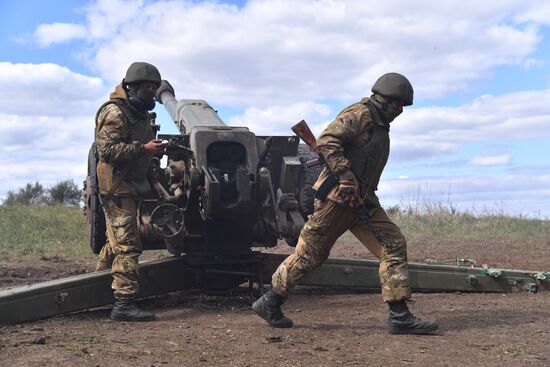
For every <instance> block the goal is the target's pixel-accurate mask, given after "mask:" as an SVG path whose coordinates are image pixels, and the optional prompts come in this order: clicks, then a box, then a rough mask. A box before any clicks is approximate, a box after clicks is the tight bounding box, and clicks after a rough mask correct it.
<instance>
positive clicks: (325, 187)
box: [315, 171, 339, 202]
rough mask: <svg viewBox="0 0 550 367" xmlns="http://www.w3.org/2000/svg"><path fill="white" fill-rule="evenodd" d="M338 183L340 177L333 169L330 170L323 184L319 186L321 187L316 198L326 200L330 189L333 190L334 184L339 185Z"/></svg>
mask: <svg viewBox="0 0 550 367" xmlns="http://www.w3.org/2000/svg"><path fill="white" fill-rule="evenodd" d="M338 183H339V181H338V178H337V177H336V176H335V175H334V174H333V173H332V172H331V171H329V172H328V175H327V178H326V179H325V180H324V181H323V183H322V184H321V186H319V189H317V192H316V193H315V199H319V200H321V201H323V202H324V201H325V200H326V199H327V196H328V194H329V192H330V190H332V188H333V187H334V186H336V185H338Z"/></svg>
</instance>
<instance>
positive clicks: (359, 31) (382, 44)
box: [81, 0, 548, 107]
mask: <svg viewBox="0 0 550 367" xmlns="http://www.w3.org/2000/svg"><path fill="white" fill-rule="evenodd" d="M538 7H544V8H545V9H546V8H547V7H548V6H547V5H545V2H543V1H535V0H531V1H529V0H528V1H523V2H521V3H519V2H517V1H512V0H507V1H485V2H483V4H476V6H475V7H469V6H464V5H463V3H462V2H459V1H450V2H449V1H446V2H441V1H435V0H433V1H425V2H422V4H418V3H417V2H415V3H411V2H409V1H405V0H402V1H393V2H379V3H376V4H375V3H372V2H365V1H346V2H342V1H331V0H320V1H306V0H301V1H298V0H297V1H249V2H247V3H246V4H245V5H244V6H243V7H242V8H238V7H236V6H233V5H227V4H221V3H215V2H198V3H197V2H190V1H163V2H155V3H145V2H143V1H139V0H138V1H106V0H101V1H98V2H96V3H93V4H92V5H90V6H89V7H87V8H86V19H87V20H86V22H85V24H82V25H81V26H85V27H86V29H87V32H86V34H87V35H88V36H87V37H88V38H87V41H88V44H90V45H93V46H91V48H90V49H88V50H87V52H88V54H89V57H90V60H89V62H90V65H92V66H93V67H94V68H96V69H97V70H98V71H99V72H100V73H101V75H102V76H103V77H104V78H105V79H107V80H108V81H110V82H113V83H114V82H117V81H118V80H120V78H121V76H122V75H123V73H124V71H125V69H126V67H127V66H128V65H129V64H130V62H132V61H135V60H143V61H149V62H152V63H154V64H157V65H158V66H159V68H160V70H161V73H162V75H163V76H164V77H165V78H167V79H169V80H171V81H172V82H173V84H174V86H175V88H176V91H177V92H178V94H179V95H180V96H183V97H185V98H197V97H198V98H201V97H202V98H204V96H208V100H209V101H210V102H212V103H215V104H224V105H231V106H245V107H246V106H251V105H252V106H258V107H267V106H270V105H274V104H275V105H281V104H288V103H292V102H293V101H297V100H298V101H308V100H319V99H327V98H336V99H344V100H348V99H354V98H357V97H358V96H362V95H365V94H368V91H369V89H370V86H371V85H372V83H373V82H374V80H375V78H376V77H377V76H379V75H380V74H381V73H383V72H387V71H400V72H402V73H404V74H406V75H407V76H408V77H409V78H410V79H411V81H412V82H413V84H414V85H415V89H416V92H417V96H418V97H420V98H426V97H437V96H441V95H445V94H449V93H452V92H453V91H456V90H461V89H464V88H466V87H467V86H468V83H470V82H472V81H474V80H476V81H477V80H479V79H484V78H488V77H490V75H491V70H492V69H493V68H494V67H496V66H499V65H530V66H531V67H536V65H537V63H536V60H533V58H532V56H531V54H532V53H533V51H534V50H535V48H536V46H537V44H538V42H539V41H540V34H539V30H538V28H537V27H536V26H537V24H539V23H542V22H545V20H542V19H540V18H539V17H535V16H533V14H534V12H533V11H532V10H533V9H537V8H538ZM396 9H398V11H396ZM522 14H523V15H522ZM520 15H521V16H520Z"/></svg>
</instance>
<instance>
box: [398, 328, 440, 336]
mask: <svg viewBox="0 0 550 367" xmlns="http://www.w3.org/2000/svg"><path fill="white" fill-rule="evenodd" d="M437 329H438V327H437V326H434V327H432V328H429V329H394V328H388V333H390V334H392V335H436V334H437Z"/></svg>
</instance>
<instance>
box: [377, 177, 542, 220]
mask: <svg viewBox="0 0 550 367" xmlns="http://www.w3.org/2000/svg"><path fill="white" fill-rule="evenodd" d="M548 187H550V174H549V173H548V167H547V168H546V173H544V172H542V173H540V172H539V173H537V174H533V173H532V172H531V173H530V174H525V175H524V174H510V175H506V176H489V175H487V176H461V177H423V178H410V179H395V180H382V182H381V183H380V186H379V188H380V191H379V197H380V199H381V202H382V205H383V206H386V207H387V206H391V205H396V204H400V205H401V206H411V207H412V208H414V209H424V208H425V206H426V205H433V204H442V205H444V206H449V205H452V206H453V207H455V208H458V209H460V210H468V211H473V212H477V213H483V212H487V211H488V212H490V213H493V214H495V213H496V212H502V213H503V214H504V213H505V214H522V215H528V216H533V217H543V218H550V210H549V209H548V208H550V190H548Z"/></svg>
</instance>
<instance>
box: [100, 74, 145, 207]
mask: <svg viewBox="0 0 550 367" xmlns="http://www.w3.org/2000/svg"><path fill="white" fill-rule="evenodd" d="M154 137H155V134H154V132H153V130H152V128H151V122H150V115H149V113H148V112H140V111H138V110H136V109H135V108H134V107H132V105H130V103H129V102H128V97H127V95H126V92H125V91H124V89H123V88H122V85H120V84H119V85H117V87H116V88H115V91H114V92H113V93H111V95H110V101H109V102H107V103H105V104H103V106H101V107H100V109H99V110H98V112H97V115H96V139H95V141H96V145H97V151H98V154H99V162H98V166H97V176H98V186H99V190H100V192H101V194H103V195H105V194H106V193H107V192H109V190H110V189H111V187H112V186H113V183H114V182H115V180H116V179H117V177H118V176H119V175H120V174H121V172H123V171H124V169H125V167H126V166H128V168H127V169H126V171H127V173H126V174H125V175H124V177H122V179H121V180H120V184H119V185H118V186H117V188H116V189H115V191H114V194H115V195H123V196H136V195H141V194H145V193H147V192H149V191H150V190H151V186H150V184H149V182H148V180H147V175H148V172H149V170H150V167H151V161H152V156H151V155H150V154H148V153H146V152H145V150H144V149H143V145H144V144H145V143H147V142H148V141H150V140H151V139H154Z"/></svg>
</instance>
